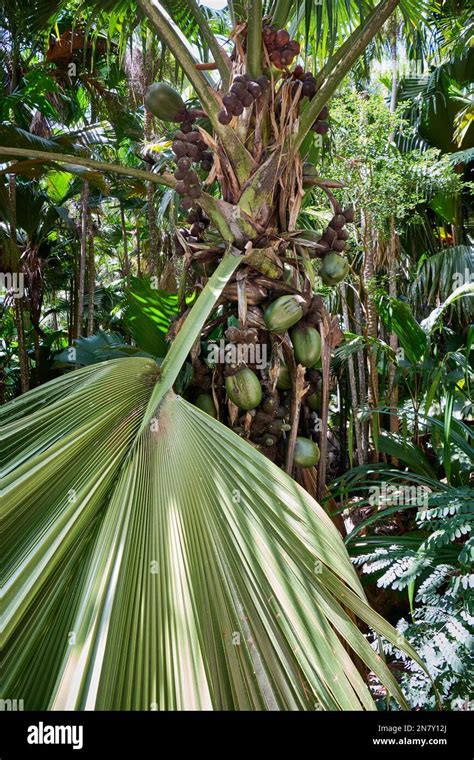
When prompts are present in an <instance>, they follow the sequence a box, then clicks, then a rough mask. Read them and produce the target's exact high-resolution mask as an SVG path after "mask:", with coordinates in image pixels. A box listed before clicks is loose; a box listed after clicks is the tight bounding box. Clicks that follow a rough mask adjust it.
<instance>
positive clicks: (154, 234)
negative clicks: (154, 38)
mask: <svg viewBox="0 0 474 760" xmlns="http://www.w3.org/2000/svg"><path fill="white" fill-rule="evenodd" d="M147 42H148V44H147V49H146V51H144V53H143V73H142V80H143V81H142V89H143V97H145V89H146V87H147V86H148V85H149V84H151V82H152V81H153V70H154V66H153V59H152V49H151V43H150V38H149V36H148V39H147ZM143 134H144V138H145V142H149V141H150V140H151V138H152V135H153V116H152V114H151V113H150V111H149V110H148V109H147V108H146V106H145V116H144V120H143ZM146 200H147V219H148V240H149V253H148V255H149V265H148V269H149V274H150V275H156V274H157V264H158V229H157V226H156V212H155V187H154V185H153V183H152V182H147V186H146Z"/></svg>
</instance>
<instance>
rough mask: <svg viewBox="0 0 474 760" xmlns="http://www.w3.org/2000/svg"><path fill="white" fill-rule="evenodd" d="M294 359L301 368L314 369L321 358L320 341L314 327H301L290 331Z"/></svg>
mask: <svg viewBox="0 0 474 760" xmlns="http://www.w3.org/2000/svg"><path fill="white" fill-rule="evenodd" d="M291 341H292V343H293V349H294V352H295V359H296V361H297V362H298V364H302V365H303V367H314V365H315V364H316V362H317V361H318V359H319V357H320V356H321V349H322V340H321V336H320V334H319V333H318V331H317V330H316V328H315V327H311V326H310V325H303V326H300V327H295V329H294V330H292V331H291Z"/></svg>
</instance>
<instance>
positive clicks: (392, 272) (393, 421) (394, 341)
mask: <svg viewBox="0 0 474 760" xmlns="http://www.w3.org/2000/svg"><path fill="white" fill-rule="evenodd" d="M390 31H391V45H390V50H391V59H392V91H391V97H390V113H392V114H393V113H395V110H396V108H397V87H398V72H397V68H398V46H397V36H398V21H397V18H396V14H395V15H394V16H393V17H392V20H391V30H390ZM394 137H395V135H394V134H393V133H392V134H391V135H390V138H389V139H390V140H393V139H394ZM399 250H400V241H399V239H398V235H397V232H396V230H395V219H394V217H393V216H392V217H390V240H389V246H388V252H389V262H388V292H389V296H390V298H396V297H397V261H398V253H399ZM389 341H390V348H391V349H392V351H393V353H394V354H395V355H397V352H398V338H397V336H396V334H395V333H394V332H393V331H392V332H391V333H390V339H389ZM395 373H396V365H395V362H390V364H389V370H388V382H389V398H388V406H389V408H390V432H391V433H398V430H399V419H398V416H397V409H398V385H396V383H395ZM392 461H393V463H394V464H397V460H394V459H393V460H392Z"/></svg>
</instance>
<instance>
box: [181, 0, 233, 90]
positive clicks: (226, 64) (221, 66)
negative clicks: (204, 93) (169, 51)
mask: <svg viewBox="0 0 474 760" xmlns="http://www.w3.org/2000/svg"><path fill="white" fill-rule="evenodd" d="M188 4H189V7H190V8H191V12H192V14H193V16H194V18H195V19H196V22H197V25H198V26H199V30H200V32H201V34H202V36H203V38H204V40H205V41H206V43H207V45H208V47H209V50H210V51H211V53H212V55H213V56H214V61H215V63H216V64H217V68H218V70H219V74H220V75H221V79H222V87H223V89H224V90H228V89H229V84H230V70H231V63H230V60H229V58H228V57H227V56H226V54H225V53H223V51H222V48H221V46H220V45H219V42H218V41H217V39H216V38H215V36H214V34H213V33H212V30H211V28H210V26H209V24H208V23H207V19H206V18H205V16H204V14H203V12H202V10H201V8H200V7H199V5H198V4H197V2H196V0H188ZM198 68H199V67H198Z"/></svg>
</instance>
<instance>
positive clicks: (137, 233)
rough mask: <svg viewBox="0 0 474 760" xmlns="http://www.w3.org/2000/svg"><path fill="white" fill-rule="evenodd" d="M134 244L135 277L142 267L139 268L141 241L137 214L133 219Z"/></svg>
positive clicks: (138, 275)
mask: <svg viewBox="0 0 474 760" xmlns="http://www.w3.org/2000/svg"><path fill="white" fill-rule="evenodd" d="M135 245H136V249H135V252H136V256H137V277H141V276H142V269H141V243H140V226H139V220H138V215H137V217H136V219H135Z"/></svg>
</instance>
